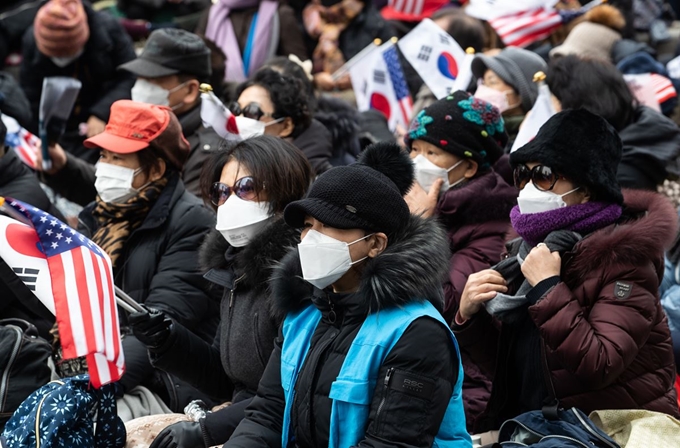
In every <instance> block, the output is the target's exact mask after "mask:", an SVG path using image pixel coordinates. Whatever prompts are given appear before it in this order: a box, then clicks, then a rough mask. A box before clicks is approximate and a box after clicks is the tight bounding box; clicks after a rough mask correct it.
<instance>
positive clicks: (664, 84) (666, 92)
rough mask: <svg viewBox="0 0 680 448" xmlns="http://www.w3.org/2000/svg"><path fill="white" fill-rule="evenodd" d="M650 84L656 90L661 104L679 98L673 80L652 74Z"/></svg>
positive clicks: (655, 92) (657, 98)
mask: <svg viewBox="0 0 680 448" xmlns="http://www.w3.org/2000/svg"><path fill="white" fill-rule="evenodd" d="M649 82H650V84H651V85H652V88H653V89H654V94H655V96H656V100H657V101H658V102H659V104H661V103H664V102H666V101H668V100H670V99H671V98H675V97H676V96H678V92H676V91H675V87H673V83H671V80H670V79H668V78H666V77H665V76H663V75H659V74H657V73H650V74H649Z"/></svg>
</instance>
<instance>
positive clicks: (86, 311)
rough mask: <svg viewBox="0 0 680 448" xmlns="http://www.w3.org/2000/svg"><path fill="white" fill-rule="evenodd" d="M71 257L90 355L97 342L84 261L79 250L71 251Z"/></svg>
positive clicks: (95, 349) (95, 348)
mask: <svg viewBox="0 0 680 448" xmlns="http://www.w3.org/2000/svg"><path fill="white" fill-rule="evenodd" d="M71 256H72V257H73V269H74V270H75V273H76V278H75V286H76V288H77V290H78V301H79V303H80V312H81V313H82V316H83V327H84V329H85V342H86V343H87V352H88V353H92V352H96V351H97V340H96V339H95V334H94V325H93V319H94V316H93V313H92V304H91V303H90V300H91V299H92V298H91V297H90V294H89V291H88V288H87V282H88V278H87V274H86V272H85V264H84V263H85V261H84V260H83V253H82V252H81V251H80V249H74V250H72V251H71Z"/></svg>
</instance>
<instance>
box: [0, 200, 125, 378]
mask: <svg viewBox="0 0 680 448" xmlns="http://www.w3.org/2000/svg"><path fill="white" fill-rule="evenodd" d="M5 202H6V204H7V205H9V206H10V207H12V208H13V209H14V210H15V211H17V212H19V213H20V214H21V215H23V216H25V217H26V218H28V221H29V222H30V224H31V225H32V226H33V229H34V230H35V232H36V234H37V237H38V244H39V247H38V248H39V250H40V252H41V253H42V254H43V255H44V257H45V258H46V259H47V264H48V266H49V271H50V277H51V281H52V295H53V297H54V303H55V309H56V319H57V325H58V327H59V338H60V342H61V346H62V351H63V355H64V358H65V359H71V358H77V357H80V356H85V357H86V359H87V364H88V369H89V371H90V381H91V382H92V385H93V386H94V387H97V388H99V387H101V386H102V385H104V384H108V383H111V382H114V381H118V380H119V379H120V378H121V377H122V375H123V372H124V371H125V361H124V356H123V349H122V345H121V338H120V326H119V323H118V309H117V306H116V298H115V293H114V284H113V273H112V269H111V260H110V259H109V257H108V255H107V254H106V253H105V252H104V251H103V250H102V249H101V248H99V247H98V246H97V245H96V244H95V243H93V242H92V241H90V240H89V239H87V238H86V237H84V236H83V235H81V234H80V233H78V232H77V231H75V230H74V229H72V228H70V227H69V226H67V225H66V224H64V223H63V222H61V221H60V220H58V219H57V218H55V217H53V216H52V215H50V214H49V213H45V212H44V211H42V210H40V209H38V208H36V207H33V206H31V205H28V204H25V203H23V202H21V201H18V200H16V199H12V198H6V201H5Z"/></svg>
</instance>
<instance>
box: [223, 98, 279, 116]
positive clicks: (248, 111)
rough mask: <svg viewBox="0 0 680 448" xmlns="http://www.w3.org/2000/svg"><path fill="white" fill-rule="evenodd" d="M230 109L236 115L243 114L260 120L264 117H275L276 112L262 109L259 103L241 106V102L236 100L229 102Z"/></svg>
mask: <svg viewBox="0 0 680 448" xmlns="http://www.w3.org/2000/svg"><path fill="white" fill-rule="evenodd" d="M229 110H230V111H231V113H233V114H234V115H236V116H239V115H243V116H244V117H246V118H252V119H253V120H259V119H260V118H262V117H271V118H274V114H268V113H266V112H263V111H262V107H261V106H260V105H259V104H258V103H249V104H248V105H246V106H245V107H241V105H240V104H239V103H237V102H236V101H234V102H233V103H231V104H229Z"/></svg>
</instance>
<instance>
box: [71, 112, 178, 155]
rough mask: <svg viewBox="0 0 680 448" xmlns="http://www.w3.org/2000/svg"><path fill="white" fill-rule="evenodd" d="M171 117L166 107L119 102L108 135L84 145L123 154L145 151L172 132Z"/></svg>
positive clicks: (112, 115)
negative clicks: (156, 140) (158, 138)
mask: <svg viewBox="0 0 680 448" xmlns="http://www.w3.org/2000/svg"><path fill="white" fill-rule="evenodd" d="M171 113H172V112H171V111H170V109H168V108H167V107H165V106H155V105H153V104H147V103H139V102H136V101H131V100H119V101H116V102H115V103H113V104H112V105H111V116H110V119H109V122H108V123H107V124H106V128H105V129H104V132H102V133H101V134H98V135H95V136H94V137H90V138H88V139H87V140H85V141H84V142H83V145H85V147H87V148H103V149H106V150H109V151H111V152H115V153H119V154H130V153H133V152H137V151H141V150H142V149H144V148H147V147H148V146H149V143H151V142H152V141H153V140H155V139H156V138H157V137H158V136H159V135H161V134H162V133H163V131H165V130H166V129H167V128H168V124H170V114H171Z"/></svg>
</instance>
